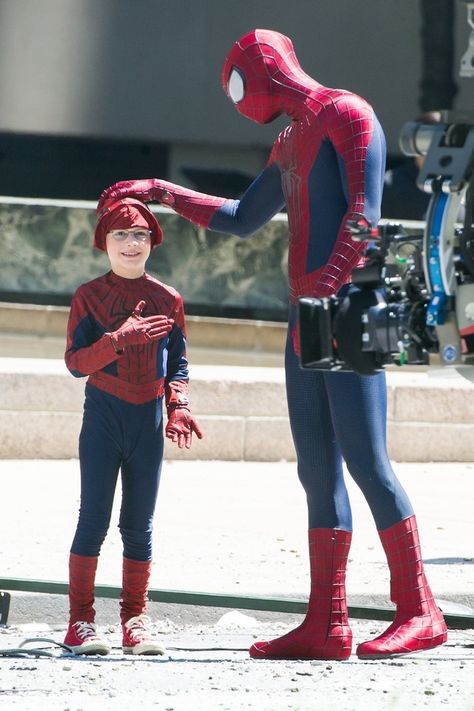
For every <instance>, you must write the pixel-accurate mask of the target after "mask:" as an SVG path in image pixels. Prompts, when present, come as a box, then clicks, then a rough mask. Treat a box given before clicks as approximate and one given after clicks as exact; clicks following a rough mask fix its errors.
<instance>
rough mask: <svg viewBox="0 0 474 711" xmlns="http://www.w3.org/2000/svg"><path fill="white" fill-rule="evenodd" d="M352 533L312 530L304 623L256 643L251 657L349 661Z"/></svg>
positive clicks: (251, 650)
mask: <svg viewBox="0 0 474 711" xmlns="http://www.w3.org/2000/svg"><path fill="white" fill-rule="evenodd" d="M351 538H352V534H351V533H350V532H349V531H341V530H339V529H332V528H313V529H310V531H309V553H310V556H309V559H310V573H311V593H310V596H309V603H308V611H307V613H306V617H305V619H304V621H303V623H302V624H301V625H300V626H299V627H297V628H296V629H295V630H293V631H291V632H289V633H288V634H286V635H284V636H283V637H278V638H277V639H274V640H271V641H270V642H256V643H255V644H254V645H252V647H251V648H250V650H249V653H250V656H251V657H257V658H263V659H347V658H348V657H350V655H351V648H352V631H351V629H350V627H349V621H348V618H347V604H346V586H345V583H346V565H347V556H348V555H349V548H350V544H351Z"/></svg>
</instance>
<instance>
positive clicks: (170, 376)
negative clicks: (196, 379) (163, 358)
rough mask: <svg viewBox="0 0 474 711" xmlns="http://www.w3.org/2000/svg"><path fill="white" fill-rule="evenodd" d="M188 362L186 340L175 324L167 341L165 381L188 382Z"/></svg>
mask: <svg viewBox="0 0 474 711" xmlns="http://www.w3.org/2000/svg"><path fill="white" fill-rule="evenodd" d="M188 378H189V372H188V360H187V357H186V338H185V335H184V333H183V331H182V329H181V328H180V327H179V326H178V325H177V324H176V323H175V324H174V326H173V328H172V329H171V331H170V334H169V339H168V361H167V370H166V381H167V382H168V381H170V380H188Z"/></svg>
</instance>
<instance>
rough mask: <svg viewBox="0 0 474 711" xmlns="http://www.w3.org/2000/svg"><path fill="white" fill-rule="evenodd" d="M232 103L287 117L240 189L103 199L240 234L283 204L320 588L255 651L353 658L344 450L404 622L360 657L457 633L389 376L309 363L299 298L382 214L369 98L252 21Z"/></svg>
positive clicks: (153, 187)
mask: <svg viewBox="0 0 474 711" xmlns="http://www.w3.org/2000/svg"><path fill="white" fill-rule="evenodd" d="M222 84H223V87H224V91H225V92H226V94H227V95H228V97H229V98H230V99H231V100H232V101H233V103H234V105H235V107H236V109H237V110H238V111H239V112H240V113H241V114H242V115H244V116H246V117H247V118H249V119H252V120H254V121H256V122H257V123H261V124H264V123H267V122H269V121H272V120H273V119H274V118H276V117H277V116H279V115H281V114H287V115H288V116H289V117H290V118H291V123H290V124H289V125H288V126H287V127H286V128H285V129H284V130H283V131H282V132H281V133H280V135H279V136H278V138H277V140H276V141H275V144H274V146H273V150H272V151H271V154H270V157H269V160H268V162H267V164H266V166H265V168H264V169H263V171H262V172H261V173H260V175H259V176H258V177H257V178H256V179H255V181H254V182H253V183H252V185H251V186H250V187H249V188H248V190H247V191H246V193H245V194H244V195H243V197H242V198H241V200H227V199H223V198H219V197H214V196H209V195H204V194H201V193H197V192H194V191H191V190H187V189H185V188H182V187H180V186H177V185H174V184H172V183H169V182H166V181H163V180H159V179H150V180H139V181H124V182H121V183H117V184H116V185H114V186H112V187H111V188H109V189H108V190H106V191H105V193H104V196H103V199H110V198H111V197H118V196H125V195H134V196H136V197H139V198H140V199H142V200H145V201H147V200H156V201H158V202H160V203H164V204H166V205H169V206H171V207H172V208H173V209H174V210H175V211H176V212H177V213H179V214H180V215H182V216H183V217H185V218H187V219H188V220H191V221H192V222H194V223H196V224H198V225H202V226H204V227H207V228H209V229H211V230H217V231H219V232H228V233H232V234H237V235H240V236H242V237H244V236H246V235H248V234H250V233H252V232H253V231H255V230H256V229H258V228H259V227H261V226H262V225H263V224H264V223H265V222H267V221H268V220H269V219H270V218H271V217H272V216H273V215H274V214H275V213H276V212H278V211H279V210H281V208H282V207H283V206H286V209H287V212H288V228H289V256H288V260H289V289H290V315H289V330H288V340H287V347H286V360H285V367H286V382H287V395H288V406H289V415H290V423H291V429H292V433H293V438H294V442H295V447H296V453H297V459H298V475H299V478H300V480H301V483H302V485H303V487H304V489H305V492H306V496H307V502H308V513H309V551H310V572H311V593H310V598H309V606H308V612H307V615H306V618H305V620H304V622H303V623H302V624H301V625H300V626H299V627H298V628H296V629H295V630H293V631H291V632H289V633H288V634H286V635H284V636H283V637H280V638H278V639H274V640H272V641H269V642H257V643H255V644H254V645H253V646H252V647H251V649H250V654H251V656H253V657H260V658H267V659H270V658H287V659H295V658H296V659H346V658H347V657H349V656H350V654H351V649H352V632H351V629H350V626H349V622H348V617H347V605H346V593H345V575H346V563H347V557H348V554H349V547H350V544H351V530H352V519H351V508H350V503H349V498H348V494H347V490H346V486H345V483H344V479H343V470H342V459H343V458H344V460H345V461H346V464H347V467H348V470H349V472H350V474H351V475H352V477H353V478H354V480H355V481H356V482H357V484H358V485H359V487H360V488H361V490H362V492H363V494H364V496H365V498H366V499H367V502H368V504H369V506H370V509H371V512H372V514H373V516H374V519H375V523H376V526H377V529H378V532H379V535H380V538H381V541H382V544H383V547H384V550H385V553H386V555H387V560H388V565H389V567H390V573H391V597H392V600H393V601H394V602H395V603H396V605H397V611H396V616H395V619H394V622H393V623H392V624H391V625H390V626H389V627H388V629H387V630H386V631H385V632H384V633H383V634H382V635H380V636H379V637H377V638H376V639H373V640H371V641H367V642H363V643H361V644H359V646H358V647H357V654H358V656H359V657H361V658H384V657H391V656H395V655H399V654H406V653H408V652H416V651H420V650H423V649H431V648H433V647H436V646H437V645H440V644H442V643H443V642H445V640H446V638H447V633H446V625H445V622H444V618H443V616H442V614H441V612H440V611H439V609H438V607H437V606H436V604H435V601H434V599H433V595H432V593H431V590H430V588H429V585H428V582H427V580H426V577H425V573H424V568H423V562H422V558H421V553H420V545H419V539H418V532H417V523H416V519H415V515H414V512H413V509H412V506H411V504H410V501H409V499H408V497H407V495H406V493H405V491H404V490H403V488H402V486H401V484H400V483H399V481H398V479H397V477H396V475H395V473H394V472H393V470H392V467H391V465H390V462H389V458H388V455H387V448H386V384H385V376H384V374H383V373H379V374H377V375H375V376H361V375H358V374H356V373H348V372H344V373H332V372H317V371H305V370H302V369H300V368H299V362H298V349H299V345H298V334H297V330H296V305H297V300H298V298H299V297H301V296H315V297H326V296H331V295H333V294H337V293H338V292H340V290H341V289H347V288H348V287H347V285H348V284H349V283H350V280H351V272H352V269H353V268H354V267H355V266H357V265H358V264H359V262H360V260H361V257H362V254H363V250H364V245H363V244H360V243H356V242H354V241H353V240H352V239H351V235H350V233H349V230H348V229H347V227H346V225H347V221H348V220H350V219H358V218H359V217H360V215H364V216H365V218H366V219H367V220H368V221H370V222H371V223H372V224H376V223H377V221H378V219H379V215H380V212H379V210H380V201H381V192H382V183H383V176H384V167H385V139H384V136H383V132H382V129H381V127H380V125H379V123H378V120H377V118H376V116H375V115H374V112H373V110H372V108H371V107H370V106H369V105H368V104H367V102H366V101H364V100H363V99H362V98H360V97H359V96H356V95H354V94H352V93H349V92H347V91H343V90H339V89H330V88H327V87H324V86H322V85H321V84H319V83H318V82H317V81H315V80H314V79H312V78H311V77H309V76H308V75H307V74H306V73H305V72H304V71H303V69H302V68H301V66H300V65H299V63H298V60H297V59H296V56H295V53H294V50H293V45H292V43H291V41H290V40H289V39H288V38H287V37H285V36H283V35H281V34H279V33H278V32H273V31H268V30H254V31H252V32H249V33H248V34H246V35H245V36H244V37H242V38H241V39H240V40H239V41H238V42H236V43H235V44H234V46H233V48H232V49H231V51H230V53H229V55H228V56H227V58H226V60H225V64H224V68H223V72H222Z"/></svg>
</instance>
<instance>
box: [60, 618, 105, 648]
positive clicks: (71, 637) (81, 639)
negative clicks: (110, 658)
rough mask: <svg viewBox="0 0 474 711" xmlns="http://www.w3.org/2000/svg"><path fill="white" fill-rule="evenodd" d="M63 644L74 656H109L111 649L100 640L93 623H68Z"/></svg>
mask: <svg viewBox="0 0 474 711" xmlns="http://www.w3.org/2000/svg"><path fill="white" fill-rule="evenodd" d="M64 644H65V645H66V646H67V647H69V648H70V649H71V650H72V651H73V652H74V654H109V653H110V651H111V647H110V645H109V644H107V642H105V640H103V639H101V638H100V637H99V635H98V634H97V631H96V626H95V624H94V623H93V622H81V621H79V622H74V623H70V624H69V627H68V630H67V633H66V637H65V638H64Z"/></svg>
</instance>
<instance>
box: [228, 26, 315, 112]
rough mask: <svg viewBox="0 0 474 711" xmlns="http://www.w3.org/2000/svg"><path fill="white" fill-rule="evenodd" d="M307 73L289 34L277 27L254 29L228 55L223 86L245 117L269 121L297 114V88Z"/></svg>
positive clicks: (238, 41)
mask: <svg viewBox="0 0 474 711" xmlns="http://www.w3.org/2000/svg"><path fill="white" fill-rule="evenodd" d="M303 75H304V73H303V70H302V69H301V67H300V65H299V62H298V60H297V59H296V56H295V51H294V49H293V43H292V41H291V40H290V39H289V38H288V37H285V35H282V34H280V33H279V32H274V31H273V30H252V31H251V32H248V33H247V34H246V35H244V36H243V37H241V39H239V40H237V42H236V43H235V44H234V46H233V47H232V49H231V50H230V52H229V54H228V55H227V57H226V59H225V62H224V67H223V70H222V86H223V89H224V91H225V93H226V94H227V96H228V97H229V98H230V99H231V101H233V102H234V104H235V108H236V109H237V111H239V112H240V113H241V114H242V115H243V116H246V117H247V118H249V119H252V121H256V122H257V123H269V122H270V121H273V120H274V119H276V118H277V117H278V116H280V114H282V113H288V114H290V115H292V114H293V113H294V110H293V104H294V99H295V96H294V89H295V88H296V87H297V86H300V85H301V84H300V82H299V81H298V79H299V78H301V77H302V76H303Z"/></svg>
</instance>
